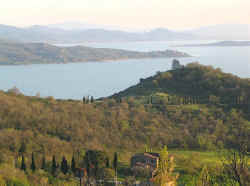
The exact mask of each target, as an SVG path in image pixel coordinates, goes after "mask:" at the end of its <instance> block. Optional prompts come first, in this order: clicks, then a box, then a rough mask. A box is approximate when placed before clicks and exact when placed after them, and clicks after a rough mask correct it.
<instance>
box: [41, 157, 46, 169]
mask: <svg viewBox="0 0 250 186" xmlns="http://www.w3.org/2000/svg"><path fill="white" fill-rule="evenodd" d="M41 169H43V170H45V169H46V157H45V155H44V156H43V159H42V166H41Z"/></svg>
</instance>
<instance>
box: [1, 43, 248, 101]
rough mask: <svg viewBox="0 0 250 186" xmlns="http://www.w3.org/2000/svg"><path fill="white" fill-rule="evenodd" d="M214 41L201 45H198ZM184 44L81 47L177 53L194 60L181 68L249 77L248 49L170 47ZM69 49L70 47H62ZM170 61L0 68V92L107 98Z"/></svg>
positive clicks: (168, 67)
mask: <svg viewBox="0 0 250 186" xmlns="http://www.w3.org/2000/svg"><path fill="white" fill-rule="evenodd" d="M207 42H214V41H202V43H207ZM196 43H201V41H196V42H194V41H192V42H191V41H185V42H179V41H178V42H128V43H124V42H123V43H84V44H81V45H85V46H91V47H97V48H117V49H126V50H135V51H152V50H166V49H172V50H178V51H182V52H186V53H188V54H190V55H192V56H194V57H191V58H181V59H179V60H180V62H181V63H182V64H187V63H190V62H195V61H198V62H199V63H201V64H205V65H212V66H214V67H216V68H217V67H218V68H221V69H222V70H223V71H224V72H228V73H233V74H235V75H238V76H240V77H243V78H249V77H250V47H173V46H174V45H178V44H196ZM63 46H72V45H63ZM172 60H173V59H172V58H166V59H137V60H120V61H114V62H94V63H93V62H90V63H69V64H49V65H48V64H45V65H20V66H0V74H1V78H0V89H1V90H8V89H10V88H12V87H14V86H16V87H17V88H18V89H20V90H21V92H23V93H24V94H25V95H31V96H32V95H35V94H36V93H38V92H39V93H40V95H41V96H42V97H46V96H53V97H55V98H61V99H82V97H83V96H88V95H91V96H94V97H95V98H99V97H105V96H110V95H112V94H114V93H116V92H119V91H121V90H124V89H126V88H128V87H130V86H132V85H135V84H137V83H138V82H139V79H140V78H146V77H149V76H152V75H154V74H155V73H156V72H157V71H166V70H169V69H170V68H171V63H172Z"/></svg>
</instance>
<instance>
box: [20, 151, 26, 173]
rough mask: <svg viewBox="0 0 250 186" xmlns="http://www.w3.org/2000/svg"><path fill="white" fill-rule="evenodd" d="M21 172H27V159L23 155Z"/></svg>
mask: <svg viewBox="0 0 250 186" xmlns="http://www.w3.org/2000/svg"><path fill="white" fill-rule="evenodd" d="M21 170H23V171H26V164H25V159H24V156H23V155H22V163H21Z"/></svg>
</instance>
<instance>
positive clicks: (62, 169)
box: [61, 156, 69, 174]
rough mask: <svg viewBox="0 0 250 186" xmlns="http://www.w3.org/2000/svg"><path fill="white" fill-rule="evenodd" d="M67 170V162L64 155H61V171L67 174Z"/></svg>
mask: <svg viewBox="0 0 250 186" xmlns="http://www.w3.org/2000/svg"><path fill="white" fill-rule="evenodd" d="M68 170H69V167H68V162H67V160H66V158H65V156H63V158H62V162H61V171H62V173H63V174H67V173H68Z"/></svg>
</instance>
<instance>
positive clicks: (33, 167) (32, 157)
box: [30, 152, 36, 172]
mask: <svg viewBox="0 0 250 186" xmlns="http://www.w3.org/2000/svg"><path fill="white" fill-rule="evenodd" d="M30 169H31V170H32V171H33V172H35V170H36V163H35V158H34V153H33V152H32V155H31V165H30Z"/></svg>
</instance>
